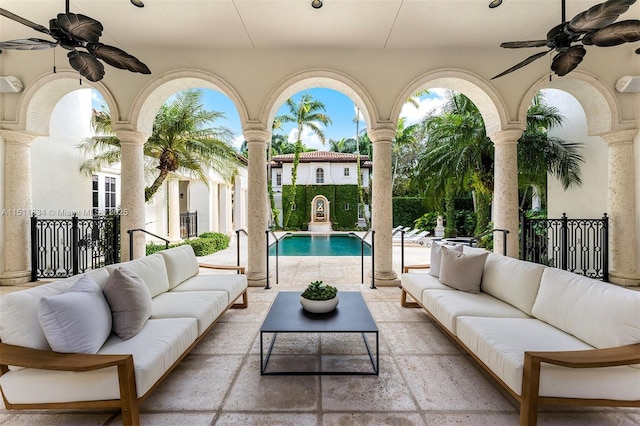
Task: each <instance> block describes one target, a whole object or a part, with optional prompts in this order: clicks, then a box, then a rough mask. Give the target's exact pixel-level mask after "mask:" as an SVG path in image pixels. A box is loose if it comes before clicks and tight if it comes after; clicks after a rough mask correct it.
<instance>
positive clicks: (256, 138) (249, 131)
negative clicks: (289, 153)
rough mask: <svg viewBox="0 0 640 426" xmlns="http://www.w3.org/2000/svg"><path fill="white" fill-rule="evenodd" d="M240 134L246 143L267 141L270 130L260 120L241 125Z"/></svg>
mask: <svg viewBox="0 0 640 426" xmlns="http://www.w3.org/2000/svg"><path fill="white" fill-rule="evenodd" d="M242 135H243V136H244V138H245V140H246V141H247V143H254V142H258V143H267V141H268V140H269V138H270V137H271V132H270V131H269V130H268V129H267V128H266V127H265V126H264V125H263V124H262V123H260V122H249V123H245V125H244V126H242Z"/></svg>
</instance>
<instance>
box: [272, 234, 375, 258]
mask: <svg viewBox="0 0 640 426" xmlns="http://www.w3.org/2000/svg"><path fill="white" fill-rule="evenodd" d="M360 253H361V242H360V238H358V237H356V236H355V235H352V234H328V235H311V234H292V235H287V236H285V237H284V238H283V239H281V240H280V242H279V243H278V255H279V256H360ZM275 255H276V247H275V244H273V245H272V246H271V247H270V248H269V256H275ZM364 255H365V256H371V246H370V245H369V244H368V243H366V242H365V244H364Z"/></svg>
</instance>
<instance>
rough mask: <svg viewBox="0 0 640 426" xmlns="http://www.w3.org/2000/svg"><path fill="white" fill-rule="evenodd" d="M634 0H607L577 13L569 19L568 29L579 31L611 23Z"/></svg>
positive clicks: (583, 31) (582, 31)
mask: <svg viewBox="0 0 640 426" xmlns="http://www.w3.org/2000/svg"><path fill="white" fill-rule="evenodd" d="M635 2H636V0H607V1H606V2H604V3H600V4H597V5H595V6H593V7H591V8H589V9H588V10H586V11H584V12H582V13H579V14H577V15H576V16H574V17H573V19H572V20H571V21H569V29H570V30H572V31H575V32H579V33H585V32H588V31H592V30H597V29H600V28H603V27H606V26H607V25H609V24H613V23H614V22H615V21H616V19H618V17H619V16H620V15H622V14H623V13H625V12H626V11H627V10H629V6H631V5H632V4H634V3H635Z"/></svg>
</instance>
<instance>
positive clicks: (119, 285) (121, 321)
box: [102, 268, 151, 340]
mask: <svg viewBox="0 0 640 426" xmlns="http://www.w3.org/2000/svg"><path fill="white" fill-rule="evenodd" d="M102 291H103V292H104V296H105V297H106V299H107V302H109V306H110V307H111V314H112V316H113V332H114V333H115V334H116V335H117V336H118V337H120V338H121V339H122V340H128V339H130V338H132V337H133V336H135V335H136V334H137V333H138V331H140V329H141V328H142V326H143V325H144V324H145V323H146V322H147V320H148V319H149V317H150V316H151V293H150V292H149V288H147V285H146V284H145V283H144V280H143V279H142V278H140V276H138V275H137V274H136V273H134V272H132V271H129V270H128V269H125V268H118V269H115V270H114V271H113V272H112V273H111V274H110V275H109V278H107V282H106V283H105V285H104V289H103V290H102Z"/></svg>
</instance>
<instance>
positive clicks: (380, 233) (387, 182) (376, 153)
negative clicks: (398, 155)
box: [367, 123, 400, 286]
mask: <svg viewBox="0 0 640 426" xmlns="http://www.w3.org/2000/svg"><path fill="white" fill-rule="evenodd" d="M367 133H368V135H369V138H371V142H372V143H373V173H372V174H373V180H372V191H371V193H372V195H371V228H372V229H373V230H374V231H375V259H374V265H373V267H374V281H375V283H376V285H381V286H391V285H393V286H396V285H399V284H400V282H399V280H398V276H397V275H396V273H395V271H394V270H393V236H392V227H393V198H392V195H393V194H392V192H393V187H392V182H391V180H392V175H391V144H392V143H393V140H394V138H395V136H396V126H395V125H394V124H393V123H383V124H382V125H380V126H378V127H377V128H375V129H372V130H370V131H369V132H367Z"/></svg>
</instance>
